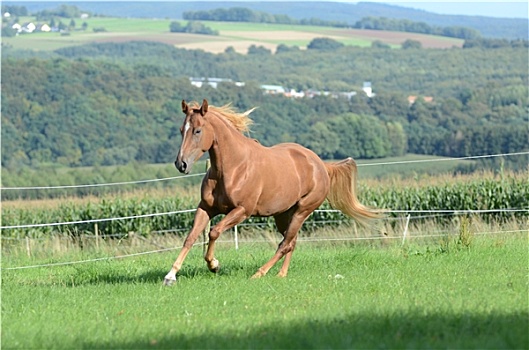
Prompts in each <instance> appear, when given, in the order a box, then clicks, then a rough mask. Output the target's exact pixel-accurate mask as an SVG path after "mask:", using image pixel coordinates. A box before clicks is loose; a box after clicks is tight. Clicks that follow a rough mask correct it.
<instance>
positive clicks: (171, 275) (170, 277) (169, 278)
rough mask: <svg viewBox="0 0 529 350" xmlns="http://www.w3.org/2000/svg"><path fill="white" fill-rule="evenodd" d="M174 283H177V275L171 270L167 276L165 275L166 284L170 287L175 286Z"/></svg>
mask: <svg viewBox="0 0 529 350" xmlns="http://www.w3.org/2000/svg"><path fill="white" fill-rule="evenodd" d="M173 282H176V273H175V272H174V271H172V270H171V271H169V273H168V274H167V275H165V278H164V284H165V285H167V286H170V285H171V284H173Z"/></svg>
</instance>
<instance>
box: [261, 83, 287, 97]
mask: <svg viewBox="0 0 529 350" xmlns="http://www.w3.org/2000/svg"><path fill="white" fill-rule="evenodd" d="M261 89H262V90H264V93H265V94H269V95H284V94H285V93H286V90H285V88H284V87H282V86H280V85H261Z"/></svg>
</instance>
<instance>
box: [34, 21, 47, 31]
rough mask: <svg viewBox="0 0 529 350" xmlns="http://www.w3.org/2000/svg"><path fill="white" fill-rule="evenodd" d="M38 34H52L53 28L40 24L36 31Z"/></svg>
mask: <svg viewBox="0 0 529 350" xmlns="http://www.w3.org/2000/svg"><path fill="white" fill-rule="evenodd" d="M35 30H36V31H37V32H51V28H50V26H49V25H47V24H46V23H42V24H38V25H37V28H36V29H35Z"/></svg>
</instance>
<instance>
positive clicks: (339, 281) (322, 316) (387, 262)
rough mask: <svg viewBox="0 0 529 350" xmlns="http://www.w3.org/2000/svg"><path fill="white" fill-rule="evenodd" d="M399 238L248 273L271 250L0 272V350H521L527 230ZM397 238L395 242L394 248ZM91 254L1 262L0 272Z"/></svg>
mask: <svg viewBox="0 0 529 350" xmlns="http://www.w3.org/2000/svg"><path fill="white" fill-rule="evenodd" d="M447 242H448V241H447V240H446V239H441V240H440V241H435V240H431V241H429V242H426V243H421V242H419V241H417V242H413V241H412V242H410V243H408V244H407V245H405V246H404V247H401V246H400V244H398V243H392V244H389V245H384V244H377V243H371V244H365V243H363V244H362V243H355V244H351V243H349V244H343V243H340V244H338V243H334V244H333V243H329V242H327V243H308V242H306V243H300V244H298V249H297V250H296V252H295V253H294V256H293V260H292V264H291V269H290V273H289V276H288V277H287V278H286V279H280V278H278V277H276V276H274V273H275V272H276V271H277V268H278V266H276V268H275V269H273V270H271V271H270V274H269V275H268V276H265V277H264V278H262V279H259V280H250V279H249V277H250V276H251V275H252V274H253V273H254V272H255V270H256V269H257V268H258V267H259V266H260V265H261V264H263V263H264V262H265V261H266V260H267V259H268V258H270V256H271V255H272V253H273V251H274V247H273V246H272V245H271V244H257V243H247V244H241V247H240V249H239V250H238V251H236V250H235V249H234V248H233V247H232V246H231V245H220V246H219V248H218V250H217V254H216V255H217V257H218V259H219V260H220V263H221V266H222V267H221V271H220V272H219V274H217V275H214V274H211V273H210V272H209V271H207V268H206V266H205V263H204V262H203V260H202V249H201V248H200V247H195V248H194V249H193V250H192V251H191V253H190V255H189V256H188V258H187V260H186V262H185V264H184V267H183V269H182V271H181V273H180V275H179V279H178V282H177V283H176V284H175V285H174V286H172V287H163V286H162V285H161V282H162V278H163V276H164V275H165V273H166V272H167V271H168V269H169V268H170V265H171V264H172V262H173V260H174V258H175V257H176V254H177V251H173V252H166V253H160V254H156V255H145V256H137V257H130V258H126V259H121V260H109V261H99V262H93V263H86V264H78V265H68V266H57V267H43V268H34V269H24V270H3V271H2V334H1V335H2V343H1V345H2V348H3V349H37V348H38V349H42V348H48V349H49V348H56V349H72V348H89V349H102V348H120V349H129V348H138V349H139V348H141V349H145V348H184V349H185V348H201V349H204V348H230V349H234V348H252V349H256V348H257V349H265V348H267V349H270V348H284V349H287V348H288V349H300V348H313V349H316V348H479V349H484V348H490V349H500V348H501V349H505V348H518V349H519V348H527V347H528V345H529V344H528V332H527V329H528V326H529V325H528V317H529V312H528V304H527V303H528V289H527V288H528V283H527V261H528V260H527V259H528V256H527V235H526V234H519V235H513V234H498V235H495V236H492V235H486V236H480V237H475V239H474V240H473V241H472V244H471V245H470V247H465V246H462V245H460V244H457V242H456V240H455V239H454V240H450V241H449V242H448V243H447ZM399 243H400V242H399ZM98 256H101V252H99V253H97V252H93V251H70V252H69V253H64V254H62V255H60V256H48V257H45V256H40V257H39V256H36V257H34V258H32V259H29V258H27V257H25V256H24V254H11V255H10V254H6V253H5V252H4V254H3V255H2V267H3V268H6V267H12V266H22V265H28V264H31V265H32V264H38V263H46V262H57V261H69V260H79V259H87V258H93V257H98Z"/></svg>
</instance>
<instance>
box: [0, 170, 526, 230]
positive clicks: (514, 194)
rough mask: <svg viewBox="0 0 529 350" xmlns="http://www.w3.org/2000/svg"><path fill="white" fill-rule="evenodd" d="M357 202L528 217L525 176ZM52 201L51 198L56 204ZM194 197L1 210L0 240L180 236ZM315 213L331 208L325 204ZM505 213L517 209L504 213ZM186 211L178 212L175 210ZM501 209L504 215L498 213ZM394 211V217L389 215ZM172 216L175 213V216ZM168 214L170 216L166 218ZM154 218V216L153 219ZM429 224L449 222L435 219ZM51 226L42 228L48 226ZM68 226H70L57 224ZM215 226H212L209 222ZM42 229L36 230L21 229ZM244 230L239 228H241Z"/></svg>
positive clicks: (322, 220)
mask: <svg viewBox="0 0 529 350" xmlns="http://www.w3.org/2000/svg"><path fill="white" fill-rule="evenodd" d="M359 197H360V200H361V201H362V202H363V203H364V204H366V205H368V206H371V207H373V208H379V209H385V210H387V215H388V217H396V216H403V215H405V213H404V212H406V211H412V212H413V211H424V212H426V213H428V212H432V213H434V212H435V211H469V210H476V211H487V210H489V211H491V212H477V213H475V214H472V215H478V216H480V217H481V219H482V220H484V221H486V222H488V221H505V220H509V219H513V218H515V219H516V220H521V221H527V220H528V218H529V178H528V177H527V176H514V175H512V176H501V177H499V178H495V177H490V176H489V177H483V178H479V177H474V178H472V179H471V180H461V181H457V180H454V179H452V180H450V181H446V180H444V181H443V180H440V179H439V180H436V179H433V180H432V181H430V183H429V184H428V185H418V184H415V183H398V184H392V183H389V182H387V181H386V182H385V183H383V184H378V185H368V186H367V185H364V186H361V187H360V188H359ZM56 201H57V200H56ZM197 203H198V197H193V196H189V195H187V196H182V197H168V196H167V194H164V195H162V194H158V195H156V196H145V195H143V196H123V197H114V198H104V199H101V200H99V201H97V202H83V201H78V202H76V201H68V200H64V201H63V202H62V203H60V204H59V205H55V206H42V207H39V206H36V207H34V206H27V207H26V206H24V205H21V206H20V205H19V206H13V205H9V203H4V205H3V206H2V227H3V230H2V231H3V232H2V236H3V237H18V238H22V237H31V238H41V237H47V236H50V235H57V234H59V235H69V236H78V235H81V234H83V235H86V234H88V235H91V234H95V231H96V230H97V233H98V234H99V235H101V236H109V237H112V236H116V237H119V236H122V235H124V234H126V233H129V232H135V233H137V234H140V235H142V236H148V235H149V234H151V233H153V232H157V233H165V232H168V233H169V232H170V233H175V232H177V233H179V234H182V235H184V234H186V233H187V231H188V230H189V229H190V228H191V226H192V222H193V218H194V212H193V210H192V209H194V208H196V206H197ZM320 209H331V208H330V207H329V206H328V204H327V203H325V204H324V205H322V207H321V208H320ZM506 209H518V210H519V209H523V210H519V211H506ZM182 210H186V212H183V213H181V212H180V211H182ZM504 210H505V211H504ZM394 211H398V213H396V212H394ZM175 212H176V213H175ZM167 213H170V214H167ZM153 214H155V215H153ZM216 219H217V220H218V218H216ZM433 220H437V221H439V222H441V223H442V222H443V221H445V222H446V221H447V220H450V216H449V215H438V216H436V217H435V218H434V219H433ZM349 221H350V219H348V218H347V217H345V216H344V215H342V214H341V213H339V212H334V211H316V212H315V213H314V214H313V215H312V216H311V217H310V218H309V219H308V220H307V222H308V223H309V225H307V226H312V227H323V226H331V227H332V226H337V225H341V224H343V223H347V222H349ZM52 223H57V224H56V225H51V226H49V225H43V224H52ZM60 223H72V224H60ZM213 223H215V222H213ZM28 225H42V226H37V227H21V228H17V227H16V226H28ZM244 225H246V226H253V225H259V226H261V227H263V226H265V227H270V228H272V227H273V225H274V224H273V219H272V218H250V219H248V220H246V221H245V223H244ZM243 227H244V226H243Z"/></svg>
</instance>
